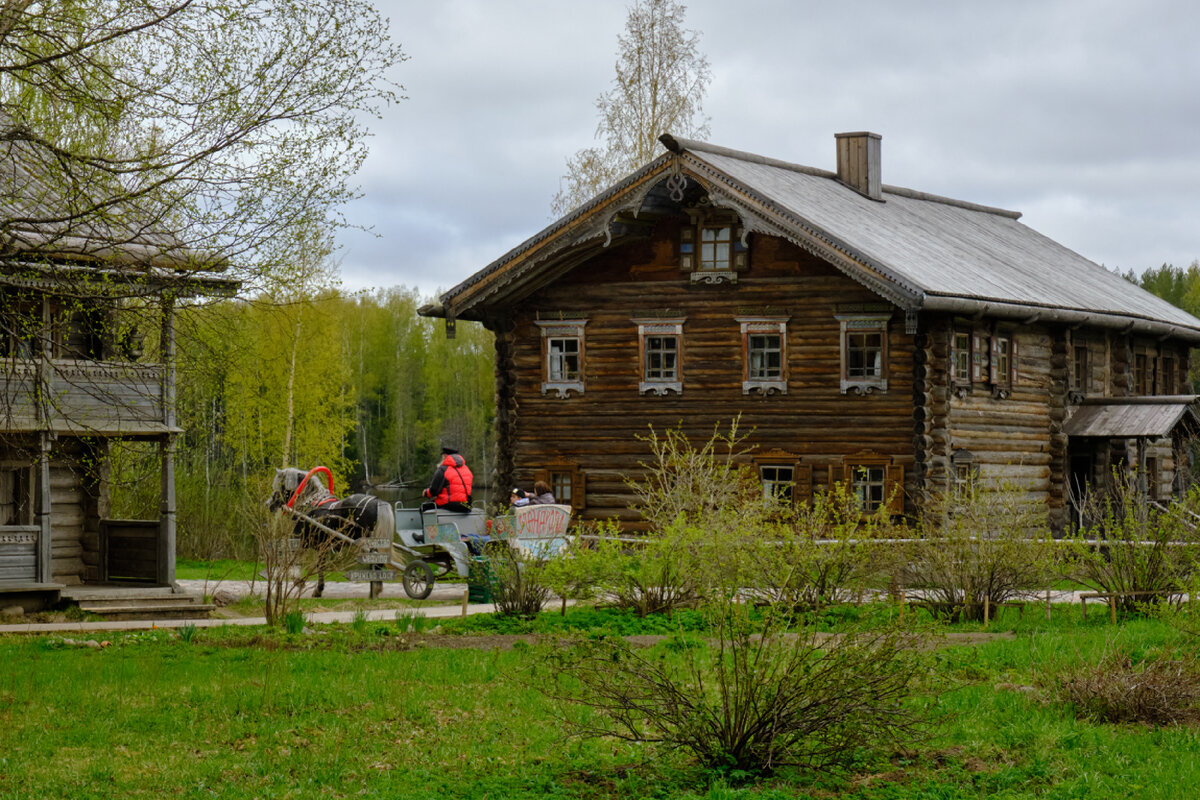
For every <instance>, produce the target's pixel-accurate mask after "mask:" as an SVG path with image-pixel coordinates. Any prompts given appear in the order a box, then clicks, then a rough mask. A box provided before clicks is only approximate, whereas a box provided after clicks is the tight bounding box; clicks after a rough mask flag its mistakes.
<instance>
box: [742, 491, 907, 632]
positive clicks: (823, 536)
mask: <svg viewBox="0 0 1200 800" xmlns="http://www.w3.org/2000/svg"><path fill="white" fill-rule="evenodd" d="M894 535H895V534H894V531H893V527H892V524H891V521H890V518H889V517H888V515H887V512H886V510H881V511H880V512H879V513H876V514H870V515H863V514H862V513H861V511H860V510H859V504H858V499H857V498H856V497H855V496H854V494H853V493H852V492H851V491H850V490H849V489H848V488H847V487H845V486H843V485H842V484H835V486H834V487H833V488H832V489H831V490H830V491H828V492H821V493H818V494H817V495H816V496H815V497H814V498H813V501H812V504H811V505H810V506H799V507H796V508H794V509H786V510H784V509H780V511H779V512H778V513H777V515H776V519H775V520H773V521H771V522H769V523H766V524H763V523H760V524H759V525H758V526H757V528H756V529H754V530H751V531H746V532H745V535H744V536H743V538H742V540H741V542H740V543H737V544H736V545H735V546H737V547H738V548H739V549H741V550H743V551H744V552H743V554H742V561H743V563H744V565H745V567H744V568H743V570H742V571H743V573H744V574H743V577H742V579H741V580H739V581H738V583H739V584H740V585H741V586H743V587H750V588H751V590H752V591H753V592H754V593H755V595H756V597H758V598H760V599H763V600H765V601H766V602H768V603H771V604H773V605H778V606H780V607H783V608H789V609H792V610H796V611H807V610H816V609H821V608H825V607H827V606H829V605H831V604H834V603H837V602H840V601H841V602H844V601H845V600H846V599H848V598H849V597H850V595H851V593H852V592H854V591H855V590H858V589H861V588H862V587H863V586H864V585H865V584H866V583H867V582H868V581H869V579H870V578H872V577H875V576H877V575H879V574H880V573H881V571H883V570H884V569H885V565H886V559H884V558H882V557H881V554H883V553H885V552H887V551H886V550H885V549H884V548H885V547H887V546H886V545H880V544H873V542H874V541H875V540H879V539H887V538H890V537H892V536H894Z"/></svg>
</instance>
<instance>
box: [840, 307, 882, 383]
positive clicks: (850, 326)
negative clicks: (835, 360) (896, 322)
mask: <svg viewBox="0 0 1200 800" xmlns="http://www.w3.org/2000/svg"><path fill="white" fill-rule="evenodd" d="M834 317H835V319H837V321H838V324H839V326H840V329H841V330H840V334H839V336H838V341H839V342H840V349H841V359H842V367H841V384H840V388H841V392H842V394H846V393H847V392H854V393H855V394H859V395H863V394H869V393H870V392H873V391H877V392H880V393H883V392H886V391H887V388H888V323H889V322H891V319H892V315H891V314H890V313H888V314H879V313H869V314H836V315H834ZM871 333H877V334H879V366H878V372H877V374H874V375H854V376H851V375H850V352H851V345H850V337H851V336H855V335H859V334H871Z"/></svg>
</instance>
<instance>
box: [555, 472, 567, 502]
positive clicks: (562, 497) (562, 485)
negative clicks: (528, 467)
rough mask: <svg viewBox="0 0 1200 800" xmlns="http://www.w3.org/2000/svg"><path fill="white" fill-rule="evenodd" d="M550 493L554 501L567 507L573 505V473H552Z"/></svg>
mask: <svg viewBox="0 0 1200 800" xmlns="http://www.w3.org/2000/svg"><path fill="white" fill-rule="evenodd" d="M550 491H551V492H552V493H553V494H554V499H555V500H557V501H558V502H560V503H562V504H563V505H565V506H569V505H571V473H569V472H551V473H550Z"/></svg>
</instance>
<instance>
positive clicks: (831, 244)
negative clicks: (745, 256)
mask: <svg viewBox="0 0 1200 800" xmlns="http://www.w3.org/2000/svg"><path fill="white" fill-rule="evenodd" d="M682 158H683V159H684V160H685V163H686V164H687V168H688V171H689V172H692V173H694V174H695V175H696V177H697V179H698V180H700V181H701V182H702V184H703V185H704V186H705V187H706V188H708V190H709V194H710V196H711V195H712V194H713V193H714V192H716V193H717V194H720V195H722V196H723V197H725V198H727V200H726V202H734V201H732V200H730V199H728V198H730V195H729V194H728V193H726V192H724V191H721V190H719V189H718V188H717V186H724V187H728V188H729V189H731V190H733V191H735V192H737V193H738V196H739V197H740V198H744V199H739V200H738V201H736V202H737V203H738V204H739V205H740V206H741V207H742V209H743V210H744V211H745V213H747V214H753V215H754V216H756V217H758V218H759V219H760V220H762V221H763V222H764V223H768V224H769V226H770V227H771V228H774V229H775V232H774V233H773V235H777V236H780V237H782V238H784V239H787V240H788V241H789V242H791V243H792V244H794V245H796V246H797V247H800V248H801V249H803V250H806V251H808V252H809V253H812V254H813V255H815V256H817V257H818V258H820V259H822V260H824V261H828V262H829V263H830V264H832V265H833V266H834V267H835V268H837V269H838V270H839V271H841V272H842V273H843V274H844V275H846V276H847V277H848V278H850V279H851V280H854V281H856V282H858V283H860V284H862V285H863V286H865V287H867V288H868V289H870V290H871V291H872V292H874V293H875V294H878V295H879V296H880V297H883V298H884V299H887V300H890V301H891V302H893V303H894V304H896V305H898V306H900V307H901V308H905V309H908V308H920V307H921V304H922V302H923V301H924V297H925V293H924V291H923V290H922V289H921V288H919V287H916V286H907V285H905V284H904V283H903V282H902V281H899V280H898V279H896V278H894V277H892V276H889V275H887V274H886V273H885V272H884V271H883V269H882V268H880V267H878V266H876V265H874V264H871V263H870V262H869V260H868V259H867V258H866V257H865V256H862V255H861V254H859V253H857V252H856V251H854V250H853V249H852V248H851V247H850V246H849V245H847V244H845V243H844V242H841V241H839V240H838V239H836V238H834V237H833V236H831V235H830V234H828V233H826V232H825V231H823V230H821V229H820V228H818V227H817V226H815V225H813V224H812V223H810V222H808V221H807V220H804V219H802V218H800V217H798V216H796V215H795V214H794V213H792V212H791V211H789V210H787V209H785V208H782V207H779V206H776V205H774V204H773V203H771V202H770V201H769V200H767V199H765V198H759V197H756V196H755V195H754V193H753V192H751V191H750V190H749V189H747V188H746V187H744V186H741V185H739V184H737V183H736V182H735V181H734V180H733V179H732V178H730V177H729V176H728V175H726V174H725V173H723V172H721V171H719V170H717V169H715V168H714V167H712V166H710V165H709V164H708V163H707V162H705V161H703V160H701V159H700V158H698V157H696V156H694V155H691V154H685V155H683V156H682ZM774 220H781V221H779V222H775V221H774ZM747 223H748V224H749V220H748V219H747ZM768 232H770V231H768Z"/></svg>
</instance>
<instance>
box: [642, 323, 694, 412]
mask: <svg viewBox="0 0 1200 800" xmlns="http://www.w3.org/2000/svg"><path fill="white" fill-rule="evenodd" d="M684 322H685V320H684V319H682V318H681V319H635V320H634V323H635V324H637V326H638V351H639V354H640V355H639V362H640V364H641V378H640V379H639V381H638V392H639V393H640V394H647V393H650V394H658V395H665V394H667V393H669V392H675V393H676V394H682V393H683V361H682V355H683V323H684Z"/></svg>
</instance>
